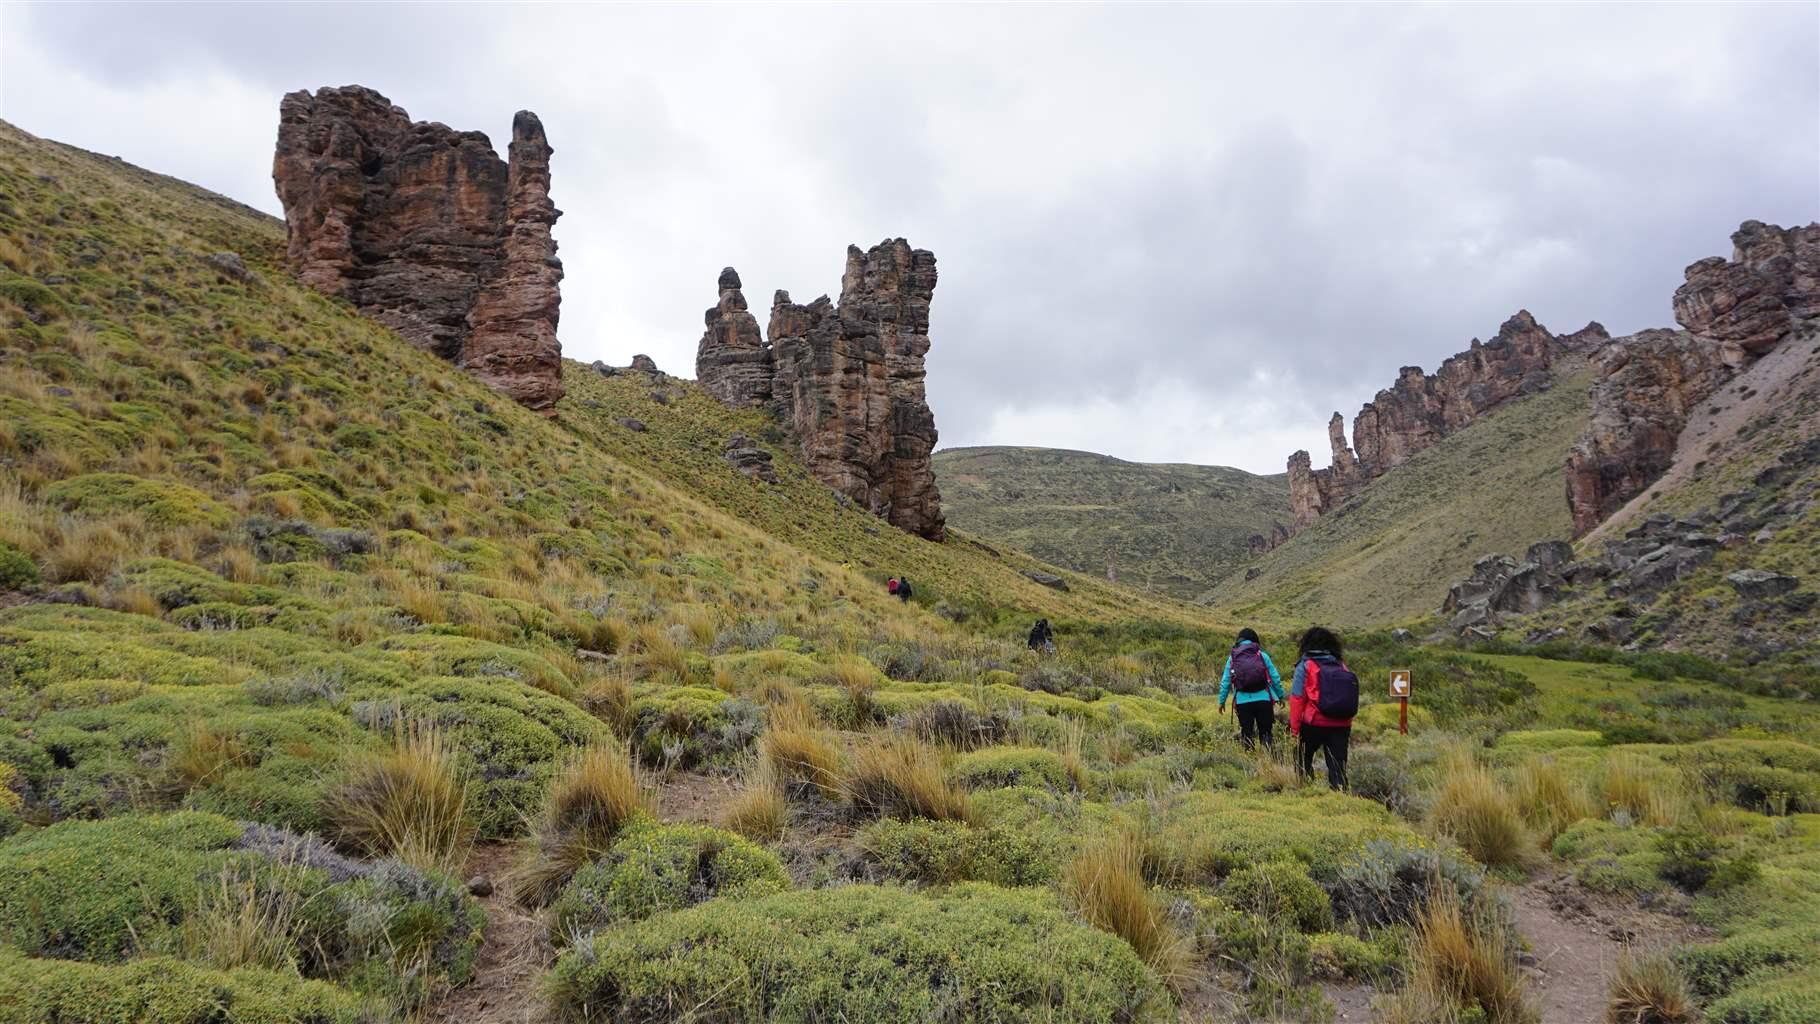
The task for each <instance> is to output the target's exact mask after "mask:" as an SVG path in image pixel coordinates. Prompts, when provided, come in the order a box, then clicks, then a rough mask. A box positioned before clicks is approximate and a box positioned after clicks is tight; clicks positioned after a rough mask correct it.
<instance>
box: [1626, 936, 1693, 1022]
mask: <svg viewBox="0 0 1820 1024" xmlns="http://www.w3.org/2000/svg"><path fill="white" fill-rule="evenodd" d="M1699 1019H1700V1008H1699V1006H1698V1005H1697V1004H1696V1003H1695V1002H1694V999H1693V995H1692V994H1691V993H1690V992H1689V991H1688V987H1687V978H1686V977H1684V976H1683V975H1682V973H1681V968H1679V967H1677V966H1676V965H1675V961H1674V958H1673V957H1671V956H1669V955H1668V954H1667V953H1665V952H1662V951H1659V950H1658V951H1653V952H1648V953H1639V952H1637V951H1635V950H1628V949H1627V950H1625V951H1624V953H1623V954H1622V955H1620V956H1619V957H1618V965H1617V969H1616V970H1614V971H1613V972H1612V978H1611V991H1610V995H1609V1001H1608V1002H1607V1004H1606V1007H1605V1020H1606V1024H1694V1022H1695V1021H1698V1020H1699Z"/></svg>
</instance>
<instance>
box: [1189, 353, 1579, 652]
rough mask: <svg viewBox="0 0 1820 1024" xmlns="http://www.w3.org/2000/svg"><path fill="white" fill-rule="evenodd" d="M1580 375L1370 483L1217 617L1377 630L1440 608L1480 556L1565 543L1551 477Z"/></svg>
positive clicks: (1256, 573)
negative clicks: (1547, 542) (1556, 540)
mask: <svg viewBox="0 0 1820 1024" xmlns="http://www.w3.org/2000/svg"><path fill="white" fill-rule="evenodd" d="M1590 380H1591V377H1590V371H1588V370H1587V369H1585V368H1584V367H1583V366H1581V365H1579V364H1577V363H1570V364H1566V365H1563V366H1561V367H1558V368H1557V370H1556V379H1555V383H1554V386H1552V387H1550V388H1549V389H1548V390H1546V391H1544V392H1541V393H1540V394H1536V395H1531V396H1528V397H1525V398H1521V399H1518V400H1516V401H1514V402H1510V403H1508V404H1507V405H1505V406H1504V407H1503V408H1501V409H1499V410H1497V411H1496V412H1494V413H1492V414H1491V415H1490V416H1487V417H1486V418H1484V419H1483V420H1480V421H1479V422H1478V423H1475V424H1473V425H1472V426H1470V427H1467V428H1466V429H1465V430H1462V431H1459V432H1458V433H1455V434H1452V435H1449V436H1448V437H1447V438H1445V439H1444V440H1442V442H1441V443H1440V444H1438V445H1436V446H1435V447H1433V448H1430V449H1429V450H1427V451H1425V452H1422V453H1421V454H1419V455H1417V456H1416V457H1415V458H1412V459H1410V460H1409V461H1408V462H1406V463H1404V464H1403V465H1401V466H1398V467H1397V469H1396V471H1395V472H1392V473H1390V474H1388V475H1386V476H1384V477H1381V478H1379V479H1378V480H1376V481H1373V482H1372V484H1371V485H1370V486H1369V487H1367V488H1366V489H1365V490H1364V491H1363V492H1361V493H1360V494H1359V495H1358V496H1357V497H1356V498H1354V499H1353V500H1352V501H1350V502H1348V503H1347V504H1346V505H1344V506H1342V507H1341V508H1340V510H1339V511H1337V512H1335V513H1333V514H1330V515H1327V516H1324V517H1322V518H1321V519H1320V520H1318V521H1317V522H1315V523H1314V525H1312V526H1310V527H1309V528H1308V529H1306V530H1303V531H1302V532H1301V533H1298V534H1296V535H1295V536H1294V537H1292V538H1290V540H1289V542H1288V543H1286V544H1283V545H1281V546H1280V547H1278V548H1276V549H1275V550H1273V551H1271V552H1270V553H1268V554H1267V555H1265V556H1264V557H1263V558H1261V559H1259V560H1258V561H1257V562H1256V563H1254V564H1253V565H1252V566H1251V567H1250V568H1248V569H1247V570H1246V572H1245V573H1244V574H1242V575H1240V576H1237V577H1231V578H1228V579H1227V580H1226V582H1225V583H1223V584H1221V585H1220V586H1219V587H1217V588H1216V589H1215V590H1214V592H1213V594H1212V603H1213V605H1214V607H1215V608H1216V609H1218V610H1219V611H1220V612H1221V613H1222V614H1226V615H1229V616H1232V617H1236V618H1241V619H1250V618H1260V619H1264V620H1266V621H1290V622H1293V621H1307V620H1320V621H1325V622H1330V623H1335V624H1338V625H1342V626H1376V625H1387V624H1392V623H1396V622H1401V621H1407V620H1410V619H1414V618H1418V617H1420V616H1423V615H1426V614H1428V613H1430V612H1433V611H1434V610H1436V609H1437V608H1439V607H1440V605H1441V601H1442V599H1443V598H1445V597H1446V596H1447V588H1448V587H1449V586H1450V585H1452V584H1453V583H1454V582H1455V581H1457V580H1459V579H1461V578H1463V577H1465V576H1466V575H1468V574H1469V573H1470V572H1471V570H1472V564H1473V562H1474V561H1476V560H1477V559H1478V558H1479V557H1481V556H1483V555H1486V554H1490V553H1494V552H1511V551H1515V552H1517V553H1519V554H1520V553H1521V552H1522V551H1523V550H1524V548H1526V547H1527V546H1528V545H1529V544H1531V543H1533V542H1535V541H1538V540H1545V539H1550V538H1566V537H1569V536H1571V535H1572V532H1573V522H1572V520H1571V518H1570V517H1569V516H1568V513H1567V501H1566V498H1565V497H1564V496H1563V495H1564V491H1563V488H1564V486H1565V484H1564V483H1563V481H1562V477H1561V466H1562V462H1563V460H1564V459H1565V458H1566V453H1567V450H1568V448H1569V447H1570V446H1571V445H1572V444H1573V441H1574V438H1576V437H1577V436H1578V435H1579V433H1580V430H1581V428H1582V427H1584V426H1585V423H1586V417H1587V415H1588V406H1589V402H1588V398H1587V385H1588V384H1589V383H1590Z"/></svg>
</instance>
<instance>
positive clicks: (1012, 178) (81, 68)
mask: <svg viewBox="0 0 1820 1024" xmlns="http://www.w3.org/2000/svg"><path fill="white" fill-rule="evenodd" d="M6 10H7V13H6V15H5V17H6V18H7V20H8V25H7V28H8V29H9V31H7V32H5V33H0V67H9V68H11V69H12V70H10V71H8V72H0V86H4V87H5V88H4V89H3V90H0V116H6V117H8V118H9V119H13V118H15V117H18V118H21V119H25V118H30V122H29V123H24V124H23V125H22V126H23V127H25V128H27V129H28V130H32V131H36V132H39V133H40V134H45V135H50V136H52V137H60V138H67V139H69V140H70V141H75V142H78V143H79V144H85V145H90V146H93V147H96V148H102V149H107V150H108V151H110V152H119V153H120V154H121V155H122V156H124V157H126V158H127V159H132V160H136V161H138V162H145V163H148V164H150V165H152V166H153V167H154V168H155V169H157V170H160V171H165V172H167V173H174V174H178V175H179V176H182V177H186V178H189V179H191V180H196V181H199V182H200V183H202V184H205V185H209V186H211V187H215V188H218V189H221V190H223V191H227V192H229V193H230V194H233V195H235V197H236V198H240V199H243V200H246V201H249V202H253V203H255V204H257V205H260V206H262V207H264V208H267V209H274V208H275V204H274V203H273V202H272V199H271V194H270V188H269V183H268V179H267V177H266V173H267V167H268V161H269V152H270V150H269V147H270V145H271V135H272V131H273V123H274V119H275V116H276V115H275V111H276V104H277V99H278V96H279V94H280V93H282V92H284V91H287V90H289V89H293V88H302V87H309V86H316V85H324V84H342V83H345V82H350V81H360V82H363V83H366V84H370V85H373V86H375V87H377V88H380V89H381V90H382V91H384V92H386V93H387V94H388V95H389V96H391V98H392V99H393V100H394V101H395V102H397V103H399V104H400V105H402V106H404V107H405V108H406V109H408V110H410V111H411V113H412V114H413V116H416V117H421V118H430V119H436V120H442V121H445V122H447V123H449V124H453V125H457V126H460V127H463V128H478V129H480V130H483V131H488V132H489V133H490V134H492V135H493V137H494V138H495V139H496V140H497V139H499V138H500V137H501V135H502V134H503V132H504V130H505V126H506V125H507V124H508V123H509V119H510V116H511V112H512V111H513V110H516V109H518V108H520V107H530V108H532V109H535V110H537V111H538V112H539V113H540V115H542V117H543V119H544V122H545V124H546V126H547V127H548V128H549V131H550V135H551V139H552V142H553V143H554V144H555V147H556V164H555V182H554V191H555V198H556V201H557V203H558V205H559V206H560V207H562V208H563V210H564V211H565V214H566V215H565V217H564V219H563V220H562V221H561V222H560V223H559V224H558V226H557V235H558V239H559V241H560V243H561V245H562V254H563V257H564V260H565V263H566V265H567V268H568V278H567V280H566V281H565V282H564V283H565V285H566V287H565V295H564V299H565V301H564V317H563V341H564V345H565V348H566V349H567V350H568V351H569V352H571V353H572V354H574V355H576V356H578V357H580V358H583V359H592V358H596V357H599V358H606V359H609V360H612V361H616V362H622V363H623V362H624V361H626V360H627V359H629V358H630V356H631V354H632V353H633V352H639V351H643V352H649V353H650V354H652V355H654V356H656V357H657V359H658V361H659V363H660V364H661V365H663V366H665V367H666V368H668V369H672V370H676V371H681V372H687V371H688V369H689V367H691V366H692V365H693V354H694V344H695V340H696V338H698V337H699V334H700V330H701V326H700V325H701V310H702V309H703V308H704V307H706V306H707V305H709V304H710V302H711V301H712V299H713V281H714V277H715V274H716V273H717V272H718V270H719V268H720V267H721V266H724V265H726V264H728V263H732V264H734V265H736V266H738V267H739V269H740V271H741V273H742V276H743V277H744V278H745V281H746V285H747V289H746V290H747V294H748V296H749V298H751V299H752V301H753V302H754V303H755V304H756V305H759V306H761V307H762V306H763V305H765V304H766V303H767V302H768V300H769V297H770V293H771V291H772V290H773V289H776V288H785V289H788V290H790V291H791V292H792V293H793V294H794V295H796V296H797V297H798V298H799V299H800V298H807V297H813V296H814V295H816V294H819V293H822V292H832V291H835V290H836V289H837V288H838V285H839V275H840V269H841V261H842V252H843V250H844V248H845V246H846V245H847V244H848V243H849V242H854V243H859V244H862V245H867V244H871V243H873V242H876V241H878V240H879V239H881V238H884V237H887V236H896V235H903V236H905V237H908V238H909V239H910V240H911V241H912V242H913V243H915V244H917V245H919V246H924V247H927V248H931V249H933V250H935V252H936V253H937V255H938V257H939V258H940V261H941V272H942V283H941V286H940V287H939V288H938V290H937V292H936V306H935V310H934V331H933V333H934V338H935V348H934V350H933V351H932V352H931V355H930V359H929V369H930V377H929V389H930V395H931V404H932V405H933V406H934V408H935V411H936V415H937V420H938V423H939V424H940V426H941V431H942V437H943V441H944V443H947V444H971V443H990V442H995V441H1006V442H1018V443H1041V442H1042V441H1043V438H1041V437H1027V436H1019V437H1008V436H998V435H995V433H994V431H995V430H998V431H1003V430H1007V429H1010V428H1009V427H1007V426H1006V424H1013V423H1020V424H1025V425H1026V426H1027V427H1028V425H1031V424H1035V425H1052V424H1055V423H1058V422H1066V421H1067V420H1068V418H1069V416H1070V415H1071V413H1072V414H1078V415H1079V416H1085V417H1095V416H1098V417H1102V418H1103V429H1102V430H1098V431H1095V430H1093V429H1092V428H1091V425H1089V427H1088V429H1085V430H1083V431H1082V434H1083V435H1084V436H1086V437H1089V438H1092V439H1093V440H1094V441H1095V442H1096V444H1097V446H1098V447H1100V448H1102V449H1103V450H1107V451H1109V452H1111V453H1113V454H1130V453H1142V454H1143V455H1144V456H1146V457H1154V458H1210V457H1218V458H1229V459H1231V460H1232V461H1236V462H1238V463H1239V464H1242V465H1244V466H1245V467H1246V468H1250V469H1254V470H1259V471H1266V472H1275V471H1280V470H1281V468H1282V459H1283V456H1284V455H1286V454H1287V451H1286V450H1283V451H1279V450H1276V449H1277V448H1280V447H1282V446H1283V444H1284V442H1285V439H1286V438H1287V437H1288V436H1289V435H1290V434H1294V435H1295V436H1296V438H1297V439H1298V440H1297V441H1296V443H1298V444H1303V445H1307V446H1309V447H1311V448H1313V449H1314V450H1316V451H1324V449H1325V438H1324V427H1325V423H1326V416H1327V413H1328V412H1329V411H1330V410H1332V409H1336V408H1338V409H1341V410H1343V411H1345V412H1347V413H1348V414H1349V415H1350V413H1351V412H1352V411H1353V410H1355V409H1356V408H1357V407H1358V405H1359V404H1360V403H1361V402H1363V401H1365V400H1367V399H1369V398H1370V397H1371V395H1372V394H1373V393H1374V392H1375V391H1376V390H1377V389H1378V388H1379V387H1382V386H1384V385H1386V384H1388V383H1390V381H1391V380H1392V378H1393V376H1394V374H1395V371H1396V368H1397V367H1398V366H1401V365H1404V364H1411V363H1413V364H1420V365H1423V366H1426V367H1428V368H1431V369H1432V368H1433V367H1434V366H1435V365H1436V364H1437V363H1438V362H1439V361H1440V360H1441V359H1442V358H1444V357H1446V356H1447V355H1449V354H1451V353H1452V352H1454V351H1457V350H1458V349H1460V348H1461V347H1463V346H1464V345H1465V343H1466V342H1467V340H1468V339H1470V338H1472V337H1474V336H1477V337H1481V338H1483V337H1488V336H1489V335H1490V334H1491V333H1492V332H1494V331H1496V330H1497V327H1498V325H1499V323H1501V322H1502V321H1503V319H1504V318H1505V317H1507V316H1509V315H1510V314H1511V313H1513V312H1515V311H1516V310H1517V309H1518V308H1528V309H1530V310H1531V311H1532V312H1534V313H1535V314H1536V316H1537V317H1538V318H1539V319H1541V320H1542V321H1543V322H1544V323H1545V324H1547V325H1549V326H1550V327H1552V328H1554V329H1556V330H1572V329H1575V328H1578V327H1579V326H1581V325H1582V324H1584V323H1585V322H1586V321H1587V320H1589V319H1598V320H1600V321H1602V322H1604V323H1605V324H1606V325H1607V326H1608V327H1610V328H1611V329H1612V330H1614V331H1627V330H1634V329H1637V328H1641V327H1645V326H1655V325H1665V324H1668V323H1669V322H1670V317H1669V312H1668V299H1669V295H1670V294H1671V293H1672V291H1673V289H1674V287H1675V285H1676V284H1678V283H1679V281H1680V275H1681V269H1682V267H1683V266H1684V265H1686V264H1687V263H1690V262H1692V261H1693V260H1695V259H1697V258H1699V257H1701V256H1705V255H1709V254H1714V253H1723V252H1725V251H1726V250H1727V248H1728V243H1727V236H1728V235H1729V233H1730V231H1731V230H1733V229H1734V228H1735V227H1736V225H1737V224H1738V222H1739V221H1741V220H1743V219H1746V218H1748V217H1758V218H1762V219H1767V220H1778V221H1781V222H1784V223H1788V222H1794V221H1802V222H1805V221H1808V220H1812V219H1815V218H1816V217H1817V216H1820V185H1817V181H1820V41H1817V39H1820V32H1817V31H1816V30H1817V29H1820V9H1817V8H1813V7H1811V6H1808V7H1803V6H1797V5H1766V6H1739V5H1731V6H1723V7H1721V6H1709V7H1695V6H1691V5H1675V6H1663V7H1649V8H1645V7H1639V6H1602V7H1595V6H1576V7H1454V8H1437V7H1427V6H1423V7H1409V8H1392V7H1384V6H1370V7H1358V8H1339V7H1332V6H1326V5H1323V6H1318V7H1315V6H1311V7H1302V8H1282V7H1273V8H1259V7H1235V6H1206V7H1187V6H1182V7H1144V8H1136V9H1133V8H1128V7H1066V8H1040V9H1039V8H1028V7H1009V6H999V7H914V8H912V7H877V8H861V7H836V8H827V7H815V8H805V7H778V8H763V9H750V8H736V7H711V8H705V7H684V8H652V7H610V8H603V7H508V6H504V5H499V6H484V7H482V6H454V5H451V6H446V7H430V6H423V5H410V6H403V5H400V6H377V5H360V6H358V8H355V7H350V6H345V5H334V6H324V5H296V6H291V5H286V6H255V5H237V6H227V5H210V6H193V7H184V6H161V7H148V6H144V5H138V6H127V5H120V6H108V7H105V8H94V7H83V6H78V5H57V6H54V7H50V6H44V7H32V8H16V7H13V8H7V9H6ZM19 68H29V69H31V70H30V73H31V74H33V75H34V76H36V77H42V78H44V79H45V80H44V81H43V82H38V81H34V82H31V83H22V82H21V81H20V80H19V78H18V77H17V76H18V75H20V74H21V73H22V72H20V71H19V70H18V69H19ZM28 86H29V88H28ZM209 95H218V96H219V97H220V99H221V103H220V104H219V107H218V109H217V108H215V107H213V106H210V107H208V108H205V109H182V108H181V107H180V105H178V104H174V103H173V101H172V100H171V99H170V97H173V96H174V97H177V98H180V99H185V100H187V99H188V98H191V97H196V96H209ZM103 109H104V110H106V111H107V112H108V113H107V114H106V115H105V116H104V115H102V114H98V113H96V111H97V110H103ZM114 138H120V139H121V140H122V141H121V142H120V143H119V145H117V146H110V145H108V144H107V142H106V141H105V140H110V139H114ZM242 154H244V155H242ZM1182 389H1186V390H1185V391H1184V390H1182ZM1164 394H1166V395H1167V397H1166V398H1159V397H1158V396H1159V395H1164ZM1197 401H1198V402H1202V403H1204V404H1205V408H1206V409H1208V410H1212V412H1210V413H1209V414H1208V416H1207V417H1205V418H1204V420H1203V421H1198V422H1197V424H1196V425H1195V426H1194V427H1192V428H1190V427H1189V426H1188V425H1186V424H1183V423H1180V422H1172V420H1179V419H1180V417H1181V416H1182V415H1183V413H1184V410H1190V411H1192V410H1194V409H1196V408H1199V407H1197V406H1195V404H1194V403H1195V402H1197ZM1108 403H1110V404H1108ZM1152 404H1154V405H1155V408H1154V409H1152V408H1151V405H1152ZM1096 410H1097V411H1096ZM1216 414H1217V418H1215V416H1216ZM1029 429H1035V428H1034V427H1029ZM1209 430H1217V431H1219V432H1221V433H1222V435H1225V434H1227V433H1230V434H1231V436H1221V437H1218V438H1207V437H1197V436H1194V435H1195V434H1196V432H1197V431H1199V432H1201V433H1205V432H1206V431H1209ZM1298 431H1300V433H1296V432H1298ZM1248 438H1254V439H1255V441H1251V442H1248V440H1247V439H1248ZM1208 453H1213V454H1208Z"/></svg>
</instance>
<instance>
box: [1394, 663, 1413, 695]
mask: <svg viewBox="0 0 1820 1024" xmlns="http://www.w3.org/2000/svg"><path fill="white" fill-rule="evenodd" d="M1390 695H1391V696H1392V697H1408V696H1409V670H1408V669H1406V668H1393V669H1391V670H1390Z"/></svg>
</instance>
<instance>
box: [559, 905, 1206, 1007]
mask: <svg viewBox="0 0 1820 1024" xmlns="http://www.w3.org/2000/svg"><path fill="white" fill-rule="evenodd" d="M549 984H550V988H549V990H550V993H551V997H552V1005H553V1011H554V1015H555V1017H556V1019H558V1020H561V1021H613V1022H615V1024H659V1022H669V1021H673V1020H677V1019H679V1018H686V1019H688V1020H691V1021H694V1022H696V1024H739V1022H744V1021H752V1020H764V1021H770V1022H773V1024H811V1022H820V1021H829V1020H839V1021H843V1022H846V1024H896V1022H899V1021H908V1020H991V1021H998V1022H1001V1024H1023V1022H1029V1024H1038V1022H1041V1024H1089V1022H1091V1024H1101V1022H1106V1021H1123V1022H1127V1024H1149V1022H1157V1024H1161V1022H1165V1021H1170V1020H1173V1019H1174V1016H1175V1012H1174V1007H1173V1005H1172V1003H1171V1001H1170V999H1169V997H1168V995H1167V994H1166V993H1165V991H1164V990H1163V988H1162V986H1161V985H1160V984H1158V982H1157V979H1156V977H1155V976H1154V975H1153V974H1151V972H1150V971H1149V970H1148V969H1146V968H1145V967H1144V965H1143V963H1142V961H1140V960H1139V959H1138V957H1137V956H1136V954H1134V953H1133V952H1132V950H1131V948H1130V947H1129V946H1127V945H1126V944H1125V943H1123V942H1121V941H1120V940H1118V939H1117V938H1115V937H1113V936H1110V935H1106V934H1103V933H1101V932H1099V931H1096V930H1094V929H1092V928H1087V927H1085V926H1083V925H1080V924H1078V923H1076V922H1074V921H1073V920H1072V919H1070V918H1069V916H1068V915H1067V914H1065V913H1063V912H1062V911H1061V909H1060V908H1058V907H1057V906H1055V904H1054V903H1053V902H1052V901H1051V900H1050V899H1049V898H1047V897H1045V896H1044V895H1042V894H1041V893H1037V892H1007V891H1004V890H1000V889H996V888H992V887H989V886H960V887H957V888H956V889H955V890H952V891H950V892H949V893H946V894H944V895H941V896H928V895H919V894H916V893H911V892H907V891H904V890H900V889H881V888H875V887H872V886H864V885H855V886H846V887H843V888H839V889H826V890H815V891H807V892H790V893H781V894H779V895H775V896H767V897H763V898H759V899H749V900H738V901H722V902H718V903H713V904H705V905H702V906H697V907H691V908H689V909H687V910H681V911H677V912H675V913H670V914H661V915H659V916H657V917H652V918H648V919H646V920H644V921H641V922H638V923H636V924H632V925H628V926H626V927H623V928H619V929H615V930H614V931H613V933H612V934H611V935H607V934H602V935H599V936H596V937H595V938H593V939H591V940H589V941H588V942H586V943H583V944H581V945H579V946H577V947H575V948H573V949H571V950H570V951H569V952H567V953H565V954H564V955H563V956H562V958H561V959H560V960H559V961H558V962H557V964H556V967H555V969H554V970H553V971H552V973H551V977H550V983H549Z"/></svg>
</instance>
